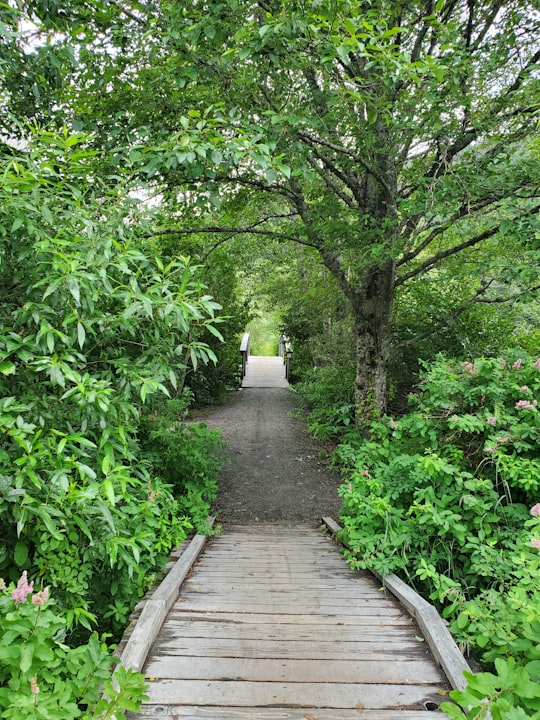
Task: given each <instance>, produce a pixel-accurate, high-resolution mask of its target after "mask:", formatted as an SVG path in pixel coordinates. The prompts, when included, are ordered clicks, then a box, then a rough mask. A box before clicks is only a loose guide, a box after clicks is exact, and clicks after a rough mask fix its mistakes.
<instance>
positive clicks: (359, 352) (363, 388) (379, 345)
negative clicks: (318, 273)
mask: <svg viewBox="0 0 540 720" xmlns="http://www.w3.org/2000/svg"><path fill="white" fill-rule="evenodd" d="M394 275H395V263H394V262H393V261H389V262H387V263H386V264H385V265H384V266H382V267H379V266H375V267H372V268H370V270H369V271H368V274H367V276H366V282H365V283H364V286H363V287H362V288H361V289H360V291H359V292H358V293H357V294H356V296H355V298H354V300H353V314H354V319H355V331H356V381H355V388H354V402H355V411H356V424H357V425H358V426H359V427H365V428H367V426H368V425H369V423H370V422H372V421H373V420H375V419H376V418H377V417H380V415H382V414H384V413H385V412H386V409H387V401H388V398H387V374H388V362H389V359H390V347H391V339H392V308H393V304H394Z"/></svg>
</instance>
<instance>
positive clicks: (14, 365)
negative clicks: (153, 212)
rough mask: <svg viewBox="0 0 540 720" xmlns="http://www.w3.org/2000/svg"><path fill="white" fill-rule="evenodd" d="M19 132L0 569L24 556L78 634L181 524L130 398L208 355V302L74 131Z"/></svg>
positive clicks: (140, 579)
mask: <svg viewBox="0 0 540 720" xmlns="http://www.w3.org/2000/svg"><path fill="white" fill-rule="evenodd" d="M28 143H29V146H28V149H27V151H26V152H25V153H24V154H23V153H19V154H17V155H16V156H15V155H12V156H10V157H9V158H7V159H4V162H3V167H2V186H1V188H0V292H1V294H2V303H1V305H0V353H1V355H0V363H1V364H0V396H1V398H2V399H1V400H0V485H1V488H2V494H1V498H0V527H1V528H2V529H1V531H0V540H1V548H0V570H1V571H2V572H3V573H4V574H8V575H9V576H10V577H11V579H15V578H16V577H18V575H19V573H20V570H21V569H29V568H30V567H33V568H35V571H36V572H37V574H38V576H39V578H40V582H43V583H44V584H46V585H48V586H50V587H51V589H52V590H53V591H54V593H55V597H56V598H57V600H58V602H59V604H60V607H61V608H62V610H63V611H64V612H65V613H66V619H67V622H68V625H69V627H70V628H77V627H78V628H79V638H80V634H81V626H83V627H84V628H86V631H85V632H87V631H88V630H90V629H91V627H92V624H93V623H94V622H95V621H96V620H97V621H98V622H99V623H100V627H101V629H102V630H105V629H109V630H110V631H112V632H113V633H115V634H116V635H118V634H119V633H120V632H121V631H122V629H123V627H124V626H125V624H126V621H127V618H128V617H129V613H130V611H131V609H132V607H133V605H134V603H135V602H136V601H137V599H138V598H139V597H141V595H142V594H143V593H144V592H145V591H146V589H147V588H148V587H149V586H151V585H152V584H153V581H154V572H155V571H156V570H158V569H159V568H161V567H162V566H163V565H164V563H165V562H166V559H167V555H168V552H169V551H170V549H171V548H173V547H174V546H175V545H177V544H178V543H179V542H180V541H181V540H182V539H183V538H184V537H185V533H186V529H188V528H189V527H190V523H189V521H188V519H187V518H186V517H185V516H184V514H183V511H184V507H183V506H182V505H181V504H180V503H179V501H178V500H176V499H175V498H174V497H173V495H172V493H171V490H170V487H169V486H168V485H166V484H165V483H164V481H163V479H162V478H159V477H158V476H156V475H155V474H154V473H153V472H152V468H151V465H150V463H149V462H148V461H147V460H146V459H145V457H144V452H142V451H141V448H140V442H139V438H138V432H139V423H140V417H141V412H142V410H141V408H142V407H143V406H144V404H145V402H146V401H147V400H148V399H149V398H150V397H152V396H153V395H155V394H156V393H159V394H164V395H169V394H170V392H180V389H181V387H182V385H183V382H184V378H185V374H186V371H187V369H188V367H192V368H197V367H199V366H200V365H203V364H204V363H207V362H213V361H214V360H215V356H214V354H213V352H212V350H211V349H210V348H209V347H208V345H207V344H205V343H204V341H203V340H202V339H201V336H202V334H203V333H204V332H213V333H214V334H217V335H219V331H218V330H217V328H216V327H215V324H216V322H217V321H218V319H217V318H216V317H215V314H216V311H217V310H218V309H219V305H218V304H217V303H215V302H214V301H213V300H212V298H211V297H210V296H208V295H207V294H206V290H205V287H204V286H203V285H202V284H201V283H200V281H199V280H198V271H197V269H196V268H195V267H193V266H192V264H191V263H190V261H189V259H188V258H178V259H175V260H173V261H171V262H163V261H162V259H161V258H160V257H159V255H158V254H157V252H156V247H155V246H154V245H153V244H152V243H151V242H149V241H144V240H142V239H141V235H143V234H145V233H146V230H147V227H148V222H149V219H148V217H147V216H146V214H145V212H144V208H142V207H141V208H139V207H138V206H137V203H136V202H135V201H134V200H131V199H130V197H129V194H128V187H127V186H125V185H123V181H122V178H121V177H115V179H114V182H112V184H111V183H110V182H109V180H108V179H102V178H100V177H98V176H96V174H95V167H96V162H97V160H98V159H97V157H96V154H95V153H94V152H92V151H90V150H89V149H88V138H87V137H85V136H82V135H69V134H67V133H65V132H64V133H61V134H59V135H58V134H53V133H41V134H36V136H35V137H32V138H29V139H28ZM73 641H75V638H73Z"/></svg>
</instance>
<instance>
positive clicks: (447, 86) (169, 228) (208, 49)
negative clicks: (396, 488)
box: [10, 0, 540, 417]
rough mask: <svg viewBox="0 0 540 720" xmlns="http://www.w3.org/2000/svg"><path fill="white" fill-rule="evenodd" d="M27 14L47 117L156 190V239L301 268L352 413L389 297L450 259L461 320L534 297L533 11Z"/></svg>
mask: <svg viewBox="0 0 540 720" xmlns="http://www.w3.org/2000/svg"><path fill="white" fill-rule="evenodd" d="M96 9H97V10H98V12H95V10H96ZM28 10H29V11H30V13H31V14H33V17H34V22H36V23H37V24H40V23H41V24H42V25H43V26H46V27H48V28H49V38H50V39H49V42H48V44H47V45H46V48H47V51H48V52H49V54H51V53H52V55H54V56H55V57H57V55H58V52H59V51H58V47H59V43H58V40H57V38H58V37H59V36H62V37H63V38H64V40H66V39H67V38H68V37H69V45H68V46H67V49H66V48H64V50H63V52H64V53H65V54H66V53H67V55H65V58H67V57H71V58H73V59H74V60H73V62H72V61H70V62H69V63H68V66H69V67H68V72H66V73H65V76H64V80H63V85H62V90H61V92H60V97H61V98H62V100H61V103H60V104H58V105H57V106H56V107H50V108H49V113H50V116H51V117H56V118H59V117H62V118H63V119H64V120H65V119H66V117H68V118H69V120H70V122H71V123H72V124H73V125H74V126H75V127H77V128H84V129H86V130H89V131H91V132H93V133H94V139H93V142H94V144H95V145H96V146H99V147H100V148H101V149H103V150H106V156H105V158H103V157H102V158H101V162H102V163H103V161H104V164H102V165H101V167H100V171H101V172H104V171H105V172H109V173H110V174H111V175H112V174H114V173H115V172H119V171H122V172H124V173H125V172H128V173H129V174H130V175H131V177H132V180H133V183H134V184H138V185H139V186H141V187H143V188H144V189H145V192H146V193H147V194H152V193H157V194H159V196H160V199H161V208H162V211H163V214H162V216H161V218H159V219H156V225H155V227H154V228H153V230H152V232H153V233H155V235H156V236H159V235H160V234H164V235H165V234H170V235H171V236H172V235H174V236H176V237H181V236H185V235H187V234H197V235H198V236H199V237H208V236H210V237H212V238H213V240H212V241H211V246H212V245H215V244H218V243H221V242H225V241H226V240H227V239H228V238H230V237H233V236H236V237H237V236H238V235H239V234H240V235H241V234H244V235H246V236H247V235H249V236H254V237H260V238H263V239H264V238H274V239H277V240H280V241H293V242H296V243H300V244H304V245H306V246H309V247H312V248H314V249H315V250H316V251H317V252H318V254H319V256H320V258H321V261H322V262H323V263H324V264H325V265H326V267H327V268H328V269H329V271H330V272H331V273H332V274H333V276H334V277H335V278H336V280H337V282H338V285H339V287H340V288H341V291H342V292H343V293H344V295H345V296H346V297H347V298H348V300H349V302H350V305H351V308H352V312H353V315H354V326H355V335H356V356H357V374H356V395H355V399H356V406H357V412H358V416H359V417H363V416H365V417H371V416H372V415H373V414H374V413H377V412H380V411H384V409H385V407H386V398H387V382H386V377H387V367H388V363H389V361H390V359H391V354H392V352H393V351H392V311H393V304H394V299H395V294H396V290H397V289H398V288H401V287H405V286H407V285H410V284H411V283H413V282H414V281H415V280H417V279H418V278H419V277H421V276H423V275H426V274H431V275H435V276H436V274H437V273H438V272H441V269H443V270H444V268H446V267H448V264H449V263H451V262H452V261H453V258H455V257H458V256H459V257H460V258H463V260H462V261H460V263H459V264H454V266H453V270H454V274H456V275H457V280H458V281H459V274H460V272H466V273H467V275H468V276H469V277H468V278H467V285H468V287H469V292H468V296H467V297H466V298H462V307H467V306H468V305H469V304H470V303H488V304H489V303H495V302H502V301H508V300H512V301H517V300H518V299H521V300H522V299H525V298H530V297H531V295H530V293H533V292H536V291H537V288H538V277H537V272H536V269H535V268H536V266H537V259H538V241H537V232H538V209H539V207H540V198H539V193H538V184H537V177H538V169H539V168H538V156H539V153H538V149H539V148H538V144H539V138H538V117H537V114H538V106H539V99H540V91H539V82H538V61H539V59H540V52H539V51H538V48H537V43H536V37H537V35H538V30H539V25H540V18H539V14H538V12H537V11H536V10H535V9H534V7H533V3H530V2H524V1H523V0H514V1H513V2H507V3H501V2H499V0H493V1H492V2H487V3H486V2H477V1H476V0H446V1H439V2H432V1H426V2H414V3H404V2H399V1H392V2H382V1H376V2H352V1H351V2H345V3H335V2H333V1H331V0H324V1H320V2H314V3H309V4H305V3H299V2H295V1H281V2H278V1H272V0H268V1H267V0H260V1H259V2H242V1H241V0H224V1H223V2H216V3H208V2H193V3H190V4H189V5H185V4H178V3H167V2H161V3H121V2H118V3H113V2H111V3H107V4H99V7H98V5H97V4H96V6H95V7H94V5H91V4H87V3H78V2H73V3H69V4H67V5H62V7H61V8H60V6H54V5H53V4H51V5H49V4H48V5H47V6H44V5H42V4H39V5H38V4H34V3H29V5H28ZM63 47H64V46H63ZM70 47H71V50H69V48H70ZM39 52H40V53H42V52H44V49H43V48H40V50H39ZM52 55H51V57H52ZM57 59H58V58H57ZM53 65H54V62H53ZM63 67H66V60H64V65H63ZM49 84H50V83H49ZM10 97H12V96H11V95H10ZM471 274H472V275H473V276H474V282H471V281H470V275H471ZM461 311H462V309H461V308H460V307H459V306H456V308H455V312H456V313H457V314H459V313H460V312H461Z"/></svg>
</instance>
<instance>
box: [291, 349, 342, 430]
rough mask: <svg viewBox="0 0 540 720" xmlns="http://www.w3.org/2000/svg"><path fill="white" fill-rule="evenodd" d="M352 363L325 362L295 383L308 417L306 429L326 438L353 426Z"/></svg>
mask: <svg viewBox="0 0 540 720" xmlns="http://www.w3.org/2000/svg"><path fill="white" fill-rule="evenodd" d="M354 373H355V369H354V365H353V364H352V363H351V364H346V365H329V366H327V367H320V368H316V369H314V370H310V371H308V372H306V373H305V375H304V377H303V379H302V382H299V383H298V384H296V385H295V388H296V390H297V391H298V393H299V395H300V397H301V399H302V402H303V404H304V409H305V411H306V413H307V417H308V423H309V425H308V429H309V432H310V433H311V434H312V435H313V436H314V437H316V438H317V439H318V440H329V439H330V438H332V437H335V436H338V435H341V434H343V433H344V432H345V431H346V430H347V429H348V428H350V427H351V426H352V425H354V403H353V391H352V388H353V387H354Z"/></svg>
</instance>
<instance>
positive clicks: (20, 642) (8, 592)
mask: <svg viewBox="0 0 540 720" xmlns="http://www.w3.org/2000/svg"><path fill="white" fill-rule="evenodd" d="M54 604H55V603H54V600H53V599H51V598H50V597H49V591H48V589H47V588H45V589H42V590H39V591H37V592H34V583H33V582H29V581H28V576H27V572H26V570H25V571H24V572H23V573H22V575H21V577H20V578H19V581H18V583H17V585H16V586H15V584H14V583H11V584H10V585H9V586H7V587H6V585H5V583H4V581H3V580H0V715H1V717H2V718H5V720H49V719H50V720H52V719H56V718H62V720H77V719H80V720H108V719H109V718H111V719H112V718H113V717H114V718H116V720H125V713H124V711H137V710H138V709H139V708H140V706H141V703H142V701H143V699H144V698H145V695H144V688H145V686H144V677H143V676H142V675H140V674H139V673H134V672H132V671H131V670H126V669H125V668H122V667H119V668H118V669H117V670H116V672H114V673H113V667H114V663H115V660H114V658H113V657H111V656H110V654H109V652H108V650H107V646H106V644H105V643H104V642H103V641H101V640H100V639H99V638H98V636H97V634H95V633H94V634H93V635H92V636H91V637H90V638H89V640H88V642H87V643H85V644H83V645H79V646H78V647H76V648H70V647H68V646H67V645H66V644H64V642H63V638H64V637H65V635H66V632H67V625H66V621H65V618H64V617H63V616H62V615H60V614H59V613H58V612H57V611H56V610H55V609H54ZM103 691H104V694H102V693H103Z"/></svg>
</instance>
